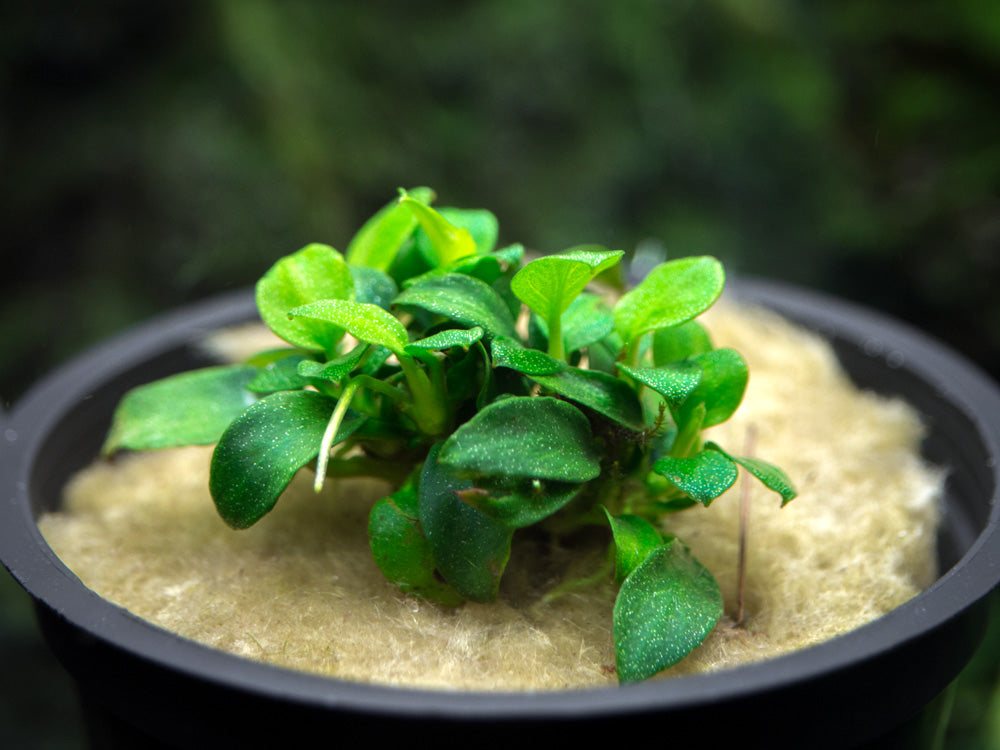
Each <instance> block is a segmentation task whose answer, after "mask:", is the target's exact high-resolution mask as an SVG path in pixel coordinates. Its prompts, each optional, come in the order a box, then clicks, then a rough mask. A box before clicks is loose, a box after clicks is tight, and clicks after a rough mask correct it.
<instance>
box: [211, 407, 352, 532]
mask: <svg viewBox="0 0 1000 750" xmlns="http://www.w3.org/2000/svg"><path fill="white" fill-rule="evenodd" d="M336 405H337V402H336V401H335V400H334V399H331V398H327V397H326V396H322V395H320V394H319V393H316V392H315V391H281V392H279V393H273V394H271V395H270V396H267V397H266V398H264V399H262V400H260V401H258V402H257V403H255V404H254V405H253V406H251V407H250V408H249V409H247V410H246V411H244V412H243V413H242V414H240V415H239V416H238V417H237V418H236V419H235V420H234V421H233V423H232V424H230V425H229V427H228V428H227V429H226V431H225V432H224V433H223V434H222V437H221V438H220V439H219V443H218V445H216V446H215V453H214V454H213V455H212V468H211V474H210V477H209V483H208V486H209V490H210V491H211V493H212V498H213V499H214V500H215V507H216V508H217V509H218V511H219V515H220V516H222V519H223V520H224V521H225V522H226V523H227V524H229V525H230V526H232V527H233V528H234V529H245V528H247V527H249V526H251V525H253V524H254V523H256V522H257V521H259V520H260V519H261V518H262V517H263V516H264V515H265V514H266V513H267V512H268V511H270V510H271V509H272V508H273V507H274V504H275V503H276V502H277V501H278V498H279V497H280V496H281V493H282V492H283V491H284V490H285V487H287V486H288V483H289V482H290V481H291V480H292V477H294V476H295V474H296V472H298V470H299V469H301V468H302V467H303V466H305V465H306V464H307V463H309V462H310V461H312V460H313V459H314V458H316V455H317V454H318V453H319V446H320V441H321V440H322V439H323V433H324V431H325V430H326V426H327V422H328V421H329V419H330V415H331V414H332V413H333V410H334V408H335V407H336ZM362 421H363V419H362V418H361V417H358V416H353V417H351V416H349V417H348V418H347V419H345V420H344V421H343V422H342V423H341V425H340V429H339V430H338V431H337V435H336V437H335V439H334V444H336V443H338V442H340V441H342V440H344V439H346V438H347V437H348V436H349V435H350V434H351V433H352V432H353V431H354V430H356V429H357V428H358V427H359V426H360V425H361V422H362Z"/></svg>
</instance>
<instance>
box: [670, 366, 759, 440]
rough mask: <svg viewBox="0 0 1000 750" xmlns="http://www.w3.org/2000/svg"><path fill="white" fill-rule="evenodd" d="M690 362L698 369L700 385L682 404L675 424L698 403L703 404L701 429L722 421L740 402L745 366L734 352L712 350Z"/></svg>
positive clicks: (684, 417) (745, 380)
mask: <svg viewBox="0 0 1000 750" xmlns="http://www.w3.org/2000/svg"><path fill="white" fill-rule="evenodd" d="M689 361H691V362H694V363H695V364H697V365H698V367H700V368H701V371H702V375H701V382H700V383H698V386H697V387H696V388H695V389H694V390H693V391H691V393H690V394H688V397H687V399H685V401H684V403H683V404H682V405H681V407H680V410H679V411H678V414H677V419H678V422H680V423H683V422H685V421H686V420H687V419H688V418H689V416H690V414H691V413H692V411H693V410H694V409H696V408H697V407H698V405H699V404H705V421H704V422H703V423H702V427H711V426H712V425H717V424H720V423H721V422H725V421H726V420H727V419H729V418H730V417H731V416H732V415H733V412H735V411H736V409H737V407H739V405H740V402H741V401H743V394H744V393H745V392H746V389H747V380H748V379H749V370H748V369H747V363H746V362H745V361H744V360H743V357H741V356H740V354H739V352H737V351H734V350H733V349H713V350H712V351H710V352H706V353H705V354H699V355H697V356H695V357H691V359H690V360H689Z"/></svg>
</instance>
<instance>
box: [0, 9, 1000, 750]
mask: <svg viewBox="0 0 1000 750" xmlns="http://www.w3.org/2000/svg"><path fill="white" fill-rule="evenodd" d="M998 91H1000V8H998V6H997V4H996V2H995V0H952V2H948V3H945V2H941V1H940V0H938V1H933V0H912V1H911V2H908V3H905V4H901V3H896V2H889V1H888V0H838V1H837V2H815V3H809V4H805V3H797V2H792V1H791V0H754V2H746V0H701V1H700V2H696V1H695V0H676V1H674V2H663V1H658V2H654V1H653V0H624V1H623V2H617V3H609V2H600V1H598V0H572V1H571V0H545V1H544V2H542V1H540V0H483V1H480V2H441V1H436V0H425V2H421V3H407V2H385V1H382V0H369V2H366V3H363V4H362V3H347V2H320V1H318V0H316V1H308V0H284V1H283V2H277V1H275V0H271V1H269V0H199V1H195V0H169V2H168V1H167V0H146V1H145V2H142V3H137V2H129V1H127V0H120V1H118V2H113V1H104V2H72V3H71V2H44V1H43V2H37V3H33V4H28V3H13V2H9V3H4V4H2V8H0V168H2V178H0V191H2V200H0V248H2V257H3V260H4V265H3V271H2V272H0V286H2V288H0V337H2V341H3V345H4V352H3V355H2V356H0V401H2V402H3V403H5V404H6V405H7V406H9V404H10V403H11V402H13V401H16V399H17V397H18V396H19V395H20V394H21V393H22V392H23V391H24V390H25V389H26V388H27V387H28V386H29V385H30V384H31V382H33V381H34V380H35V379H37V378H38V377H39V376H40V375H42V374H44V372H46V371H47V370H49V369H50V368H51V367H52V366H53V365H55V364H57V363H58V362H60V361H62V360H64V359H65V358H66V357H68V356H70V355H71V354H73V353H74V352H76V351H79V350H80V349H81V348H84V347H86V346H87V345H89V344H91V343H93V342H95V341H97V340H99V339H101V338H103V337H105V336H107V335H109V334H111V333H113V332H115V331H118V330H120V329H121V328H122V327H124V326H126V325H128V324H129V323H131V322H135V321H138V320H141V319H143V318H146V317H149V316H150V315H152V314H154V313H156V312H158V311H161V310H165V309H167V308H171V307H174V306H176V305H178V304H181V303H183V302H185V301H188V300H191V299H196V298H201V297H204V296H207V295H210V294H212V293H213V292H217V291H220V290H225V289H231V288H239V287H243V286H246V285H249V284H251V283H252V282H253V281H254V280H255V279H256V278H257V277H258V276H259V275H260V274H261V273H262V272H263V271H264V270H265V269H266V268H267V267H268V266H269V265H270V264H271V263H272V262H273V261H274V260H275V259H276V258H277V257H278V256H279V255H282V254H285V253H287V252H290V251H292V250H295V249H297V248H299V247H301V246H302V245H304V244H306V243H308V242H312V241H322V242H328V243H330V244H333V245H334V246H336V247H340V248H343V247H344V245H345V244H346V242H347V240H348V239H349V237H350V236H351V234H352V233H353V230H354V229H355V228H356V227H357V226H358V225H359V223H360V222H361V221H362V220H363V219H364V218H366V217H367V216H368V215H369V214H370V213H372V212H373V211H374V210H375V209H376V208H377V207H379V206H380V205H382V204H383V203H385V202H386V201H387V200H389V199H390V198H391V197H392V196H393V195H394V191H395V189H396V187H398V186H403V185H406V186H409V185H416V184H426V185H430V186H433V187H434V188H435V189H436V190H437V191H438V194H439V196H440V202H441V203H443V204H454V205H461V206H468V207H478V206H485V207H489V208H491V209H492V210H493V211H494V212H495V213H496V214H497V216H498V217H499V219H500V224H501V232H502V239H503V240H506V241H521V242H524V243H525V244H526V245H527V246H529V247H531V248H533V249H536V250H540V251H557V250H561V249H563V248H565V247H568V246H570V245H574V244H577V243H580V242H599V243H602V244H605V245H608V246H611V247H614V248H620V249H624V250H627V251H632V250H634V249H635V248H637V247H638V246H640V245H643V244H652V245H659V246H662V247H663V248H664V249H665V250H666V252H667V253H668V254H670V255H690V254H700V253H711V254H714V255H717V256H718V257H720V258H721V259H722V260H723V261H724V262H725V263H726V265H727V267H728V268H729V270H730V273H731V274H733V275H758V276H769V277H773V278H777V279H782V280H786V281H790V282H794V283H798V284H803V285H807V286H811V287H815V288H819V289H824V290H828V291H831V292H834V293H836V294H839V295H841V296H845V297H848V298H852V299H856V300H859V301H862V302H864V303H865V304H867V305H870V306H873V307H876V308H879V309H882V310H884V311H886V312H889V313H891V314H893V315H895V316H897V317H900V318H903V319H905V320H908V321H910V322H913V323H915V324H917V325H919V326H920V327H922V328H924V329H926V330H929V331H930V332H932V333H933V334H935V335H937V336H938V337H940V338H942V339H944V340H946V341H948V342H949V343H950V344H951V345H953V346H954V347H955V348H957V349H959V350H960V351H962V352H964V353H965V354H966V355H967V356H968V357H970V358H971V359H973V360H974V361H976V362H978V363H979V364H980V365H981V366H982V367H984V368H985V369H987V370H988V371H989V372H990V373H992V374H993V375H994V376H997V375H1000V299H998V297H997V296H996V295H995V294H994V286H995V285H996V282H997V280H998V279H1000V249H998V246H1000V131H998V121H1000V120H998V118H1000V97H998V96H997V92H998ZM0 587H2V588H0V597H2V598H0V606H2V607H3V610H2V612H3V614H2V616H0V649H2V653H3V654H4V669H3V670H0V673H2V677H0V698H2V701H3V702H2V704H0V744H2V745H3V746H5V747H6V746H9V747H74V746H76V745H75V744H74V742H78V741H77V740H74V739H73V737H75V736H76V733H77V730H75V728H74V727H73V725H72V724H70V725H69V728H68V729H65V730H60V729H59V726H60V724H59V722H56V721H54V720H53V716H56V715H58V716H69V717H70V719H72V717H73V715H74V714H73V711H74V710H75V709H74V708H73V704H72V695H71V693H70V688H69V687H68V686H67V685H66V684H65V681H64V680H62V678H61V676H60V675H59V673H58V670H57V668H56V667H54V666H53V665H52V664H51V662H49V661H47V660H46V657H45V656H44V652H43V651H42V649H41V647H40V646H39V645H38V644H37V642H36V641H35V640H34V634H33V629H32V625H31V622H30V616H29V615H30V613H29V612H28V607H27V604H26V603H25V601H24V598H23V597H22V596H21V595H20V594H19V591H18V590H17V589H16V587H15V586H14V584H13V583H11V582H10V581H9V578H8V577H7V576H3V577H2V583H0ZM998 643H1000V636H996V637H993V638H992V640H991V641H990V643H989V644H988V645H987V647H986V648H985V649H984V650H983V652H982V654H981V656H980V658H979V659H978V660H977V662H976V663H975V664H974V665H973V666H972V667H971V668H970V670H969V672H968V674H967V675H966V676H964V677H963V678H962V680H961V681H960V682H959V684H958V687H957V688H956V692H955V694H954V698H955V700H954V708H953V710H952V711H951V713H950V716H951V719H950V722H949V724H948V729H947V735H946V738H947V743H946V745H945V746H946V747H949V748H951V747H954V748H963V749H964V748H970V749H971V748H990V747H993V748H995V747H1000V729H998V727H997V726H995V725H996V724H997V723H998V720H997V719H995V718H992V719H991V716H994V715H996V714H997V713H998V710H1000V709H998V710H994V711H992V712H991V711H988V710H987V707H988V706H990V705H991V702H992V703H996V702H997V699H996V698H995V697H994V694H995V686H996V683H997V676H998V674H997V663H998V652H1000V646H998ZM991 732H992V734H991Z"/></svg>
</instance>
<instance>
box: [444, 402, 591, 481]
mask: <svg viewBox="0 0 1000 750" xmlns="http://www.w3.org/2000/svg"><path fill="white" fill-rule="evenodd" d="M440 461H441V463H442V464H444V465H446V466H447V467H448V469H449V470H450V471H452V472H453V473H455V474H456V475H457V476H462V477H482V476H487V477H489V476H502V477H511V478H513V477H516V478H523V479H540V480H554V481H559V482H576V483H580V482H587V481H589V480H591V479H593V478H594V477H596V476H597V475H598V474H600V471H601V468H600V463H599V456H598V453H597V449H596V446H595V445H594V440H593V437H592V436H591V434H590V423H589V422H587V418H586V417H584V416H583V414H582V413H581V412H580V411H579V410H578V409H576V408H575V407H573V406H571V405H570V404H567V403H566V402H565V401H559V400H558V399H554V398H544V397H541V398H531V397H527V396H521V397H512V398H506V399H503V400H500V401H495V402H493V403H492V404H490V405H489V406H487V407H486V408H484V409H482V410H481V411H479V412H477V413H476V414H475V415H474V416H473V417H472V418H471V419H470V420H469V421H468V422H466V423H465V424H463V425H461V426H460V427H459V428H458V429H457V430H455V432H454V433H452V435H451V437H449V438H448V439H447V440H446V441H445V442H444V445H443V446H442V448H441V455H440Z"/></svg>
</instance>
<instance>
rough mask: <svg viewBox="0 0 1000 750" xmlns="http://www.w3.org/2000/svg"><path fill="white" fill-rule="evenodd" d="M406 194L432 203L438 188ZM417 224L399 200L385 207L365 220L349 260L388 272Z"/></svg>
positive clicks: (355, 238)
mask: <svg viewBox="0 0 1000 750" xmlns="http://www.w3.org/2000/svg"><path fill="white" fill-rule="evenodd" d="M406 194H407V195H408V196H409V197H410V198H411V200H415V201H418V202H420V203H425V204H427V203H431V202H432V201H433V200H434V191H433V190H431V189H430V188H413V189H411V190H408V191H407V192H406ZM416 227H417V219H416V217H415V216H414V215H413V211H412V210H411V209H409V208H408V207H406V206H402V205H400V203H399V201H398V200H394V201H392V203H390V204H389V205H387V206H385V207H383V208H382V209H380V210H379V211H378V213H376V214H375V215H374V216H373V217H371V218H370V219H369V220H368V221H366V222H365V223H364V225H363V226H362V227H361V229H359V230H358V233H357V234H355V235H354V238H353V239H352V240H351V242H350V244H349V245H348V246H347V262H348V263H351V264H355V265H359V266H368V267H370V268H377V269H379V270H380V271H387V270H389V267H390V266H391V265H392V262H393V261H394V260H395V259H396V254H397V253H398V252H399V248H400V246H401V245H402V244H403V243H404V242H405V241H406V240H407V239H409V237H410V235H412V234H413V230H414V229H416Z"/></svg>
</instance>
